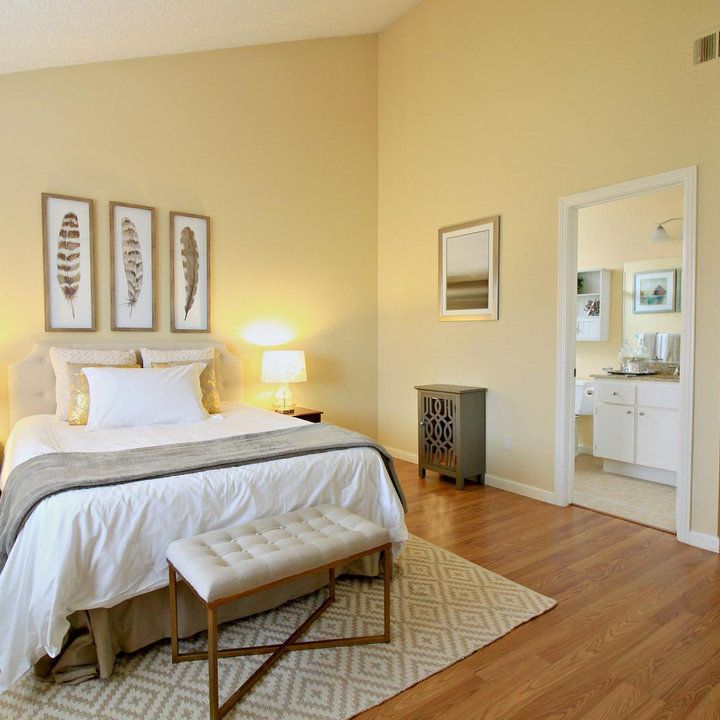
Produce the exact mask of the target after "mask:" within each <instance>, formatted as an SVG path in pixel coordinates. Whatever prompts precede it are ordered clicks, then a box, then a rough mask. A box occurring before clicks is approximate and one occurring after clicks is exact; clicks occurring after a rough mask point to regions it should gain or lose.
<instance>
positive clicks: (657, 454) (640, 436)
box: [636, 407, 680, 470]
mask: <svg viewBox="0 0 720 720" xmlns="http://www.w3.org/2000/svg"><path fill="white" fill-rule="evenodd" d="M679 444H680V413H679V412H678V411H677V410H671V409H668V408H649V407H640V408H638V418H637V459H636V462H637V463H638V465H647V467H653V468H661V469H663V470H677V466H678V455H679V449H680V448H679Z"/></svg>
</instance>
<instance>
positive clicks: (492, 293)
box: [438, 215, 500, 320]
mask: <svg viewBox="0 0 720 720" xmlns="http://www.w3.org/2000/svg"><path fill="white" fill-rule="evenodd" d="M499 248H500V216H499V215H495V216H493V217H489V218H485V219H484V220H474V221H473V222H469V223H463V224H462V225H451V226H449V227H444V228H440V230H439V232H438V282H439V305H440V312H439V319H440V320H497V319H498V270H499V263H498V260H499Z"/></svg>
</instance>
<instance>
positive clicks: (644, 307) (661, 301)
mask: <svg viewBox="0 0 720 720" xmlns="http://www.w3.org/2000/svg"><path fill="white" fill-rule="evenodd" d="M676 294H677V270H675V269H673V270H650V271H648V272H637V273H635V274H634V275H633V312H634V313H666V312H676V307H677V301H676V297H675V296H676Z"/></svg>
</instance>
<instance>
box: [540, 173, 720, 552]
mask: <svg viewBox="0 0 720 720" xmlns="http://www.w3.org/2000/svg"><path fill="white" fill-rule="evenodd" d="M674 187H682V188H683V201H684V208H683V281H682V288H681V292H682V343H681V347H680V370H681V373H680V397H681V400H680V428H681V430H682V431H681V438H680V456H679V465H678V471H677V502H676V517H677V519H676V527H677V538H678V540H680V541H681V542H684V543H690V544H693V545H695V544H701V543H700V542H699V540H700V539H699V538H695V537H692V536H694V535H700V533H691V532H690V481H691V478H692V439H693V391H694V387H695V386H694V376H693V375H694V362H693V359H694V356H695V246H696V213H697V166H695V165H691V166H689V167H685V168H680V169H679V170H671V171H669V172H665V173H660V174H659V175H651V176H649V177H644V178H638V179H637V180H630V181H629V182H623V183H618V184H617V185H608V186H607V187H601V188H596V189H594V190H587V191H585V192H580V193H576V194H574V195H566V196H565V197H562V198H560V203H559V212H560V217H559V238H558V239H559V247H558V339H557V386H556V387H557V393H556V396H557V404H556V414H555V494H554V501H555V504H557V505H568V504H570V500H571V498H572V482H573V477H574V474H575V467H574V463H575V379H574V373H573V371H574V369H575V357H574V350H575V332H576V328H575V321H576V318H575V314H576V307H575V305H576V301H575V293H576V292H577V254H578V237H577V234H578V210H579V209H580V208H584V207H591V206H592V205H599V204H601V203H606V202H612V201H613V200H621V199H624V198H629V197H635V196H638V195H647V194H648V193H653V192H657V191H658V190H668V189H670V188H674ZM661 219H662V218H661ZM650 230H652V228H648V233H649V232H650ZM702 546H703V547H707V545H705V544H702ZM716 552H717V550H716Z"/></svg>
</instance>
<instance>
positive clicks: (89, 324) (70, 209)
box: [41, 193, 96, 332]
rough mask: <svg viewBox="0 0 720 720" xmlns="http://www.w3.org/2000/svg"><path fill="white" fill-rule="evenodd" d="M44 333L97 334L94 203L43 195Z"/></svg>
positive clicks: (54, 195)
mask: <svg viewBox="0 0 720 720" xmlns="http://www.w3.org/2000/svg"><path fill="white" fill-rule="evenodd" d="M41 204H42V232H43V274H44V296H45V330H46V331H47V332H54V331H62V332H94V331H95V329H96V316H95V203H94V201H93V200H92V199H90V198H81V197H75V196H72V195H57V194H55V193H42V196H41Z"/></svg>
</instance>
